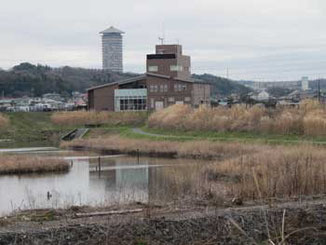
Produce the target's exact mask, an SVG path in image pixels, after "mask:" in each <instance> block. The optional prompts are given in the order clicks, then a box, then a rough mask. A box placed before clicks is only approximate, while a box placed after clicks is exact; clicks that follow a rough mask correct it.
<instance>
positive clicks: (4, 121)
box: [0, 113, 9, 128]
mask: <svg viewBox="0 0 326 245" xmlns="http://www.w3.org/2000/svg"><path fill="white" fill-rule="evenodd" d="M8 125H9V119H8V118H7V117H6V116H4V115H3V114H1V113H0V128H4V127H7V126H8Z"/></svg>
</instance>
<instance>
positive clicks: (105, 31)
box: [100, 26, 124, 34]
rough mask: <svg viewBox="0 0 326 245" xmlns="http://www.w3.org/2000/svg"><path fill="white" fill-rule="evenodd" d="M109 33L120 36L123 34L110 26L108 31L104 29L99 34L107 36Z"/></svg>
mask: <svg viewBox="0 0 326 245" xmlns="http://www.w3.org/2000/svg"><path fill="white" fill-rule="evenodd" d="M109 33H120V34H124V32H123V31H121V30H119V29H117V28H115V27H113V26H111V27H110V28H108V29H105V30H104V31H101V32H100V34H109Z"/></svg>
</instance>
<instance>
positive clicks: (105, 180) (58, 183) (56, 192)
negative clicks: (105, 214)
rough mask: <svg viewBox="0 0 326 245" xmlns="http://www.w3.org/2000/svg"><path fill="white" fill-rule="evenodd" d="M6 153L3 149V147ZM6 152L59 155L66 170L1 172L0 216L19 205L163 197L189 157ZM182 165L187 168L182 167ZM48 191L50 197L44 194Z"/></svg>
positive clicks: (98, 203)
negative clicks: (8, 173)
mask: <svg viewBox="0 0 326 245" xmlns="http://www.w3.org/2000/svg"><path fill="white" fill-rule="evenodd" d="M2 151H3V152H5V150H2ZM10 152H11V153H10V154H33V155H38V156H41V157H42V156H46V157H49V156H50V157H62V158H65V159H66V160H67V161H69V162H70V163H71V165H72V167H71V169H70V171H69V172H68V173H55V174H54V173H52V174H42V175H36V174H32V175H20V176H18V175H6V176H0V187H1V188H0V215H1V216H3V215H6V214H8V213H10V212H12V211H15V210H19V209H35V208H64V207H69V206H72V205H91V206H102V205H114V204H128V203H131V202H148V201H149V200H150V199H153V200H154V199H157V198H161V199H162V197H164V198H168V195H166V194H167V193H169V192H170V191H171V189H173V187H174V185H175V180H176V178H177V177H176V176H177V174H180V173H179V172H180V169H189V168H188V166H190V165H192V166H194V165H196V164H197V163H198V162H196V161H192V160H175V159H155V158H143V157H141V158H140V159H139V161H138V159H137V158H136V157H126V156H101V160H100V162H101V171H99V167H98V156H97V155H94V154H88V153H79V152H78V153H77V152H68V151H67V152H62V151H60V150H58V149H55V148H52V149H49V148H44V149H42V148H37V149H17V150H16V151H15V150H12V149H11V150H10ZM185 167H186V168H185ZM48 193H49V195H48Z"/></svg>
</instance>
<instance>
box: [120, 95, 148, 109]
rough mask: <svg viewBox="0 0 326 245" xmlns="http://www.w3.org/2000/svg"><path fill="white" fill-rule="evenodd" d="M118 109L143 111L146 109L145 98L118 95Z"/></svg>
mask: <svg viewBox="0 0 326 245" xmlns="http://www.w3.org/2000/svg"><path fill="white" fill-rule="evenodd" d="M117 99H119V102H120V111H144V110H146V109H147V99H146V97H143V96H130V97H128V96H124V97H120V98H119V97H118V98H117Z"/></svg>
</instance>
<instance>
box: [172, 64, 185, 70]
mask: <svg viewBox="0 0 326 245" xmlns="http://www.w3.org/2000/svg"><path fill="white" fill-rule="evenodd" d="M170 71H183V67H182V66H180V65H171V66H170Z"/></svg>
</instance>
